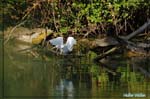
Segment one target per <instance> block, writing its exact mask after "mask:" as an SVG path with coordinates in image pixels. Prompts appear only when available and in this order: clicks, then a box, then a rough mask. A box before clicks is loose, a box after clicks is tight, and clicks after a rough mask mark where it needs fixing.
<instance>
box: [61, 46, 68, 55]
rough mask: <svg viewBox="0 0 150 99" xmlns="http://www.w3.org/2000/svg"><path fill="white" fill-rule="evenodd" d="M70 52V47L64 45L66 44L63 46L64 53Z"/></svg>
mask: <svg viewBox="0 0 150 99" xmlns="http://www.w3.org/2000/svg"><path fill="white" fill-rule="evenodd" d="M68 52H69V49H68V47H67V46H66V45H64V46H63V47H62V53H63V54H67V53H68Z"/></svg>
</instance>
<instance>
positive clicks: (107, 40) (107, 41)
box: [93, 37, 119, 47]
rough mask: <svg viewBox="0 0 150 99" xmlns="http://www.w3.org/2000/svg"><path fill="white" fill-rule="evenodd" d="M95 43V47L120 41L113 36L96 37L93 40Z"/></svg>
mask: <svg viewBox="0 0 150 99" xmlns="http://www.w3.org/2000/svg"><path fill="white" fill-rule="evenodd" d="M93 43H94V44H93V45H94V46H95V47H98V46H99V47H107V46H110V45H117V44H119V42H118V41H117V40H116V39H115V38H112V37H105V38H102V39H96V40H94V41H93Z"/></svg>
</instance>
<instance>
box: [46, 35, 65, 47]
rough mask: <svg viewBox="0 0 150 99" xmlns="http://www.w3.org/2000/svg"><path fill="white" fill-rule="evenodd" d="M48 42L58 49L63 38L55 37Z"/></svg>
mask: <svg viewBox="0 0 150 99" xmlns="http://www.w3.org/2000/svg"><path fill="white" fill-rule="evenodd" d="M49 41H50V43H51V44H52V45H55V46H56V47H58V46H59V47H60V46H61V45H63V37H57V38H54V39H51V40H49Z"/></svg>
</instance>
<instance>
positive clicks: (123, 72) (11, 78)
mask: <svg viewBox="0 0 150 99" xmlns="http://www.w3.org/2000/svg"><path fill="white" fill-rule="evenodd" d="M1 48H2V46H1ZM18 48H19V47H18V45H17V44H14V43H10V44H7V45H6V46H5V48H4V50H5V52H4V57H3V59H4V65H3V66H2V65H1V70H3V69H4V71H2V73H3V77H4V80H2V78H3V77H0V78H1V81H2V82H1V83H2V84H3V85H4V86H3V87H2V86H0V87H1V88H2V89H3V90H1V93H2V92H3V93H4V96H5V98H9V99H29V98H30V99H37V98H39V99H45V98H47V99H56V98H58V99H77V98H85V99H86V98H89V99H109V98H111V99H113V98H114V99H115V98H118V99H120V98H125V97H129V98H130V99H131V98H132V99H133V98H135V99H141V98H142V99H148V98H150V62H149V61H150V59H149V58H147V57H140V58H139V57H135V58H128V59H127V58H123V57H118V56H117V57H115V56H114V57H113V58H111V59H108V60H107V61H105V63H107V66H102V65H97V64H95V63H93V61H92V58H93V57H94V54H93V53H92V54H91V55H87V56H86V57H85V56H84V57H78V56H76V57H73V56H62V57H60V56H56V55H53V54H51V53H49V52H46V51H41V50H40V51H38V52H35V51H33V52H30V51H28V52H24V53H22V52H19V51H18ZM0 52H1V53H0V55H1V57H0V58H1V59H2V51H0ZM33 53H34V54H33ZM1 63H2V60H1ZM2 67H3V69H2ZM1 95H2V94H1Z"/></svg>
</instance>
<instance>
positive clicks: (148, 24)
mask: <svg viewBox="0 0 150 99" xmlns="http://www.w3.org/2000/svg"><path fill="white" fill-rule="evenodd" d="M147 28H148V29H150V19H148V21H147V22H146V23H145V24H143V25H142V26H141V27H140V28H138V29H137V30H136V31H134V32H132V33H131V34H129V35H127V36H126V37H122V39H124V40H129V39H131V38H133V37H134V36H136V35H137V34H139V33H141V32H143V31H144V30H145V29H147Z"/></svg>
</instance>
